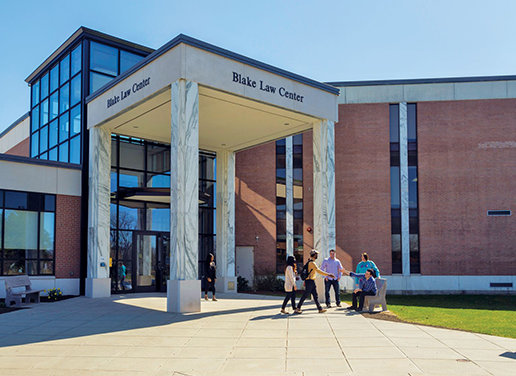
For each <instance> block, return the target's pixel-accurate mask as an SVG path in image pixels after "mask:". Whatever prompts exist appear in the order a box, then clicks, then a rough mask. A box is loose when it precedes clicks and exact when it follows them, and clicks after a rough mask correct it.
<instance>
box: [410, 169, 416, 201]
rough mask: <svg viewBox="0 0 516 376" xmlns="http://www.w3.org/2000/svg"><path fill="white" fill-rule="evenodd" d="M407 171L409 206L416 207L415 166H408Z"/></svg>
mask: <svg viewBox="0 0 516 376" xmlns="http://www.w3.org/2000/svg"><path fill="white" fill-rule="evenodd" d="M408 173H409V208H417V167H413V166H410V167H409V169H408Z"/></svg>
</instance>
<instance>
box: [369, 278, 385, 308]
mask: <svg viewBox="0 0 516 376" xmlns="http://www.w3.org/2000/svg"><path fill="white" fill-rule="evenodd" d="M376 290H377V291H376V295H375V296H366V297H365V300H364V307H369V312H373V311H374V308H375V307H376V306H377V305H381V306H382V311H387V301H386V300H385V295H386V294H387V280H386V279H385V278H377V279H376Z"/></svg>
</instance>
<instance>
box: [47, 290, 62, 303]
mask: <svg viewBox="0 0 516 376" xmlns="http://www.w3.org/2000/svg"><path fill="white" fill-rule="evenodd" d="M45 292H46V293H47V294H48V300H57V299H58V298H60V297H61V296H62V295H63V292H62V291H61V289H59V288H58V289H56V288H55V287H54V288H53V289H48V290H45Z"/></svg>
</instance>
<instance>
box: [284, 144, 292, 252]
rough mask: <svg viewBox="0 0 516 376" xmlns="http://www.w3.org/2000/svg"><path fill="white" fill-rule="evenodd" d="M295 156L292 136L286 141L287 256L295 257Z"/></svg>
mask: <svg viewBox="0 0 516 376" xmlns="http://www.w3.org/2000/svg"><path fill="white" fill-rule="evenodd" d="M293 158H294V154H293V148H292V136H290V137H287V138H286V139H285V167H286V169H285V171H286V172H285V184H286V187H285V204H286V205H285V206H286V212H287V217H286V227H287V244H286V245H287V256H292V255H294V161H293Z"/></svg>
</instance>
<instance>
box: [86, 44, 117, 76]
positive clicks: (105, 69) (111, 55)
mask: <svg viewBox="0 0 516 376" xmlns="http://www.w3.org/2000/svg"><path fill="white" fill-rule="evenodd" d="M90 46H91V47H90V48H91V50H90V54H91V59H90V69H91V70H93V71H96V72H99V73H103V74H107V75H111V76H117V75H118V50H117V49H116V48H114V47H110V46H106V45H105V44H100V43H96V42H91V44H90Z"/></svg>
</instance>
